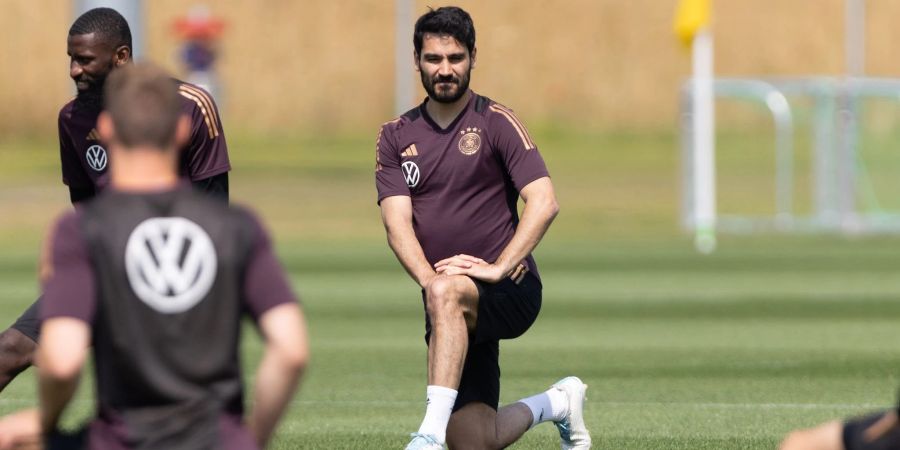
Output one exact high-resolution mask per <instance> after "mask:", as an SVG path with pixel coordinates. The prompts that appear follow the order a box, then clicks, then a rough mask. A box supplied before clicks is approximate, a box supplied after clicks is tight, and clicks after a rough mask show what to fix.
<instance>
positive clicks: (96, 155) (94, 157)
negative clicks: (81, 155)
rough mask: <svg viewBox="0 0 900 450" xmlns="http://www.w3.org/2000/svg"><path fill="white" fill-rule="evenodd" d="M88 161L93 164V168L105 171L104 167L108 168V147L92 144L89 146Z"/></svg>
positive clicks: (90, 164)
mask: <svg viewBox="0 0 900 450" xmlns="http://www.w3.org/2000/svg"><path fill="white" fill-rule="evenodd" d="M85 156H86V157H87V163H88V165H89V166H91V169H94V170H95V171H97V172H103V169H106V162H107V157H106V149H105V148H103V147H101V146H99V145H92V146H90V147H88V149H87V154H86V155H85Z"/></svg>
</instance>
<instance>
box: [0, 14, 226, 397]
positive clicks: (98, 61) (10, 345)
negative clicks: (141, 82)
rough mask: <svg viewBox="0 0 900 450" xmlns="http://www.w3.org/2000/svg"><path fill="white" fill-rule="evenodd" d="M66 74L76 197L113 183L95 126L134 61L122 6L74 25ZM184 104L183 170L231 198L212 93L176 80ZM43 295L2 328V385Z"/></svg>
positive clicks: (27, 348) (28, 338)
mask: <svg viewBox="0 0 900 450" xmlns="http://www.w3.org/2000/svg"><path fill="white" fill-rule="evenodd" d="M67 48H68V50H67V51H68V54H69V58H70V62H69V76H71V77H72V80H73V81H75V86H76V87H77V89H78V95H77V96H76V97H75V99H73V100H72V101H70V102H69V103H67V104H66V105H65V106H63V108H62V110H60V112H59V152H60V163H61V165H62V179H63V183H65V184H66V185H67V186H68V187H69V197H70V198H71V200H72V203H73V204H76V203H79V202H82V201H84V200H87V199H90V198H92V197H94V195H96V194H97V193H98V192H100V191H101V190H102V189H104V188H105V187H106V185H107V184H108V183H109V171H108V166H109V164H108V163H109V160H110V156H109V155H108V154H107V146H108V143H106V142H105V141H103V140H102V139H101V136H100V135H99V134H98V132H97V127H96V125H97V117H98V116H99V115H100V110H101V109H102V107H103V85H104V82H105V81H106V78H107V77H108V76H109V74H110V73H112V72H113V71H114V70H115V69H117V68H120V67H125V66H127V65H128V64H130V63H131V61H132V59H131V58H132V54H131V30H130V29H129V27H128V22H126V21H125V18H123V17H122V15H121V14H119V13H118V12H116V11H115V10H113V9H110V8H96V9H92V10H90V11H88V12H86V13H84V14H82V15H81V16H80V17H78V19H76V20H75V23H73V24H72V27H71V28H70V29H69V38H68V44H67ZM178 93H179V102H180V108H181V112H182V113H184V114H186V115H187V116H188V117H189V118H190V136H189V137H188V139H187V140H185V142H184V144H183V145H184V149H183V150H182V152H181V153H180V154H179V158H178V174H179V175H180V176H181V177H183V178H185V179H188V180H190V181H191V183H192V184H193V185H194V187H196V188H198V189H199V190H202V191H204V192H207V193H209V194H210V195H211V196H214V197H218V198H222V199H224V200H226V201H227V199H228V171H229V170H230V169H231V165H230V164H229V161H228V150H227V145H226V143H225V135H224V132H223V131H222V124H221V121H220V120H219V113H218V110H217V108H216V105H215V102H213V99H212V97H210V95H209V94H207V93H206V92H205V91H203V90H202V89H200V88H199V87H197V86H194V85H191V84H188V83H183V82H179V83H178ZM39 303H40V300H38V301H36V302H35V303H33V304H32V305H31V307H29V308H28V309H27V310H26V311H25V312H24V313H23V314H22V316H21V317H19V319H18V320H16V322H15V323H14V324H13V325H12V326H11V327H10V328H9V329H7V330H5V331H4V332H3V333H0V390H2V389H3V388H5V387H6V385H7V384H9V382H10V381H12V380H13V378H15V377H16V375H18V374H19V373H20V372H21V371H23V370H25V369H26V368H28V366H30V365H31V361H32V356H33V355H34V350H35V347H36V345H37V344H36V343H37V340H38V334H39V330H40V326H41V325H40V321H39V320H38V317H37V316H38V315H37V311H38V308H39V306H38V305H39Z"/></svg>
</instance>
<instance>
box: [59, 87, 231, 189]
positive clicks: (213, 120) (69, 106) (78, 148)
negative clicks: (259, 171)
mask: <svg viewBox="0 0 900 450" xmlns="http://www.w3.org/2000/svg"><path fill="white" fill-rule="evenodd" d="M177 83H178V93H179V94H181V100H182V101H181V112H182V113H183V114H186V115H187V116H188V117H190V118H191V135H190V139H189V140H188V143H187V145H186V146H185V148H184V149H182V154H181V160H180V164H179V169H178V170H179V173H180V174H181V176H182V177H184V178H186V179H190V180H191V181H198V180H203V179H206V178H209V177H212V176H214V175H219V174H221V173H225V172H228V171H229V170H231V164H230V163H229V161H228V146H227V144H226V143H225V133H224V132H223V131H222V122H221V120H220V119H219V111H218V108H216V103H215V102H214V101H213V99H212V96H210V95H209V94H208V93H207V92H206V91H204V90H203V89H201V88H199V87H197V86H194V85H193V84H190V83H185V82H183V81H177ZM100 111H101V109H100V108H99V107H87V106H84V105H81V104H79V103H77V102H76V100H74V99H73V100H72V101H70V102H69V103H66V105H65V106H63V107H62V109H61V110H60V111H59V156H60V160H61V163H62V179H63V183H65V184H66V185H67V186H70V187H75V188H91V187H93V188H94V190H95V191H97V192H99V191H101V190H102V189H103V188H105V187H106V185H107V184H109V176H108V175H107V169H108V168H109V159H108V154H107V151H106V145H105V144H103V143H102V142H100V136H99V134H98V133H97V129H96V125H97V117H98V116H99V115H100Z"/></svg>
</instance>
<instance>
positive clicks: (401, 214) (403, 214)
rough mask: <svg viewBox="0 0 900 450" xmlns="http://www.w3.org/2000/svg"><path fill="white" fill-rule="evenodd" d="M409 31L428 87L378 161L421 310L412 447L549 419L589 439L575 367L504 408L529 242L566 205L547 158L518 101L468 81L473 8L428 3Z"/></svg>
mask: <svg viewBox="0 0 900 450" xmlns="http://www.w3.org/2000/svg"><path fill="white" fill-rule="evenodd" d="M413 42H414V46H415V55H414V56H415V67H416V70H417V71H418V72H419V73H420V75H421V78H422V85H423V86H424V87H425V90H426V91H427V93H428V98H427V99H426V100H425V102H424V103H422V104H421V105H420V106H418V107H417V108H415V109H412V110H410V111H409V112H407V113H406V114H404V115H403V116H401V117H399V118H397V119H396V120H393V121H391V122H388V123H386V124H385V125H384V126H382V128H381V131H380V133H379V135H378V138H377V143H376V156H377V161H376V172H375V177H376V185H377V188H378V201H379V204H380V205H381V212H382V219H383V221H384V226H385V228H386V230H387V237H388V243H389V244H390V246H391V249H393V251H394V253H395V254H396V255H397V258H398V259H399V260H400V263H401V264H402V265H403V267H404V268H405V269H406V270H407V272H408V273H409V274H410V276H412V278H413V279H414V280H415V281H416V282H417V283H418V284H419V285H420V286H421V287H422V293H423V300H424V303H425V310H426V321H425V328H426V335H425V336H426V337H425V339H426V342H427V343H428V387H427V390H426V395H427V401H426V412H425V418H424V420H423V421H422V424H421V426H420V427H419V430H418V432H416V433H413V435H412V440H411V442H410V443H409V445H408V446H407V447H406V448H407V449H408V450H417V449H440V448H443V446H444V444H445V443H446V444H447V445H449V446H450V447H451V448H461V449H494V448H503V447H506V446H508V445H510V444H511V443H513V442H515V441H516V440H517V439H519V437H521V436H522V435H523V434H524V433H525V432H526V431H528V430H529V429H530V428H531V427H533V426H535V425H537V424H539V423H541V422H548V421H552V422H554V423H555V424H556V426H557V427H558V428H559V432H560V437H561V441H562V442H561V443H562V448H563V449H588V448H590V446H591V438H590V436H589V434H588V431H587V429H586V428H585V425H584V420H583V417H582V406H583V401H584V393H585V389H586V386H585V385H584V384H583V383H582V382H581V380H579V379H578V378H576V377H568V378H564V379H563V380H560V381H559V382H558V383H556V384H554V385H553V386H552V387H551V388H550V389H549V390H547V391H546V392H543V393H541V394H538V395H535V396H533V397H529V398H526V399H523V400H521V401H519V402H516V403H513V404H511V405H507V406H505V407H503V408H500V409H499V410H498V409H497V408H498V406H499V398H500V365H499V341H500V339H512V338H515V337H518V336H519V335H521V334H522V333H524V332H525V331H526V330H527V329H528V328H529V327H530V326H531V324H532V323H533V322H534V320H535V319H536V318H537V315H538V312H539V311H540V307H541V289H542V287H541V280H540V278H539V276H538V272H537V266H536V264H535V262H534V259H533V258H532V257H531V252H532V250H534V248H535V247H536V246H537V244H538V242H539V241H540V239H541V237H542V236H543V235H544V232H546V231H547V228H548V227H549V226H550V223H551V222H552V221H553V219H554V217H556V214H557V211H558V206H557V202H556V196H555V194H554V191H553V184H552V183H551V182H550V177H549V174H548V172H547V168H546V166H545V165H544V161H543V159H542V158H541V155H540V153H538V150H537V147H536V146H535V144H534V142H533V141H532V140H531V137H530V136H529V135H528V132H527V130H526V129H525V127H524V126H523V125H522V123H521V122H520V121H519V119H518V118H516V116H515V115H514V114H513V113H512V111H510V110H509V109H508V108H506V107H504V106H503V105H500V104H499V103H496V102H494V101H492V100H490V99H488V98H487V97H483V96H480V95H477V94H475V93H474V92H472V91H470V90H469V88H468V86H469V79H470V75H471V70H472V69H473V68H474V67H475V54H476V51H475V28H474V26H473V24H472V19H471V17H470V16H469V14H468V13H466V12H465V11H463V10H462V9H460V8H456V7H444V8H439V9H437V10H432V11H430V12H428V13H426V14H425V15H423V16H422V17H420V18H419V20H418V21H417V22H416V26H415V35H414V37H413ZM520 196H521V197H522V199H523V200H524V201H525V209H524V212H523V213H522V217H521V219H520V218H519V217H518V213H517V209H516V203H517V201H518V198H519V197H520Z"/></svg>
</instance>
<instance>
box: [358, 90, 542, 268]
mask: <svg viewBox="0 0 900 450" xmlns="http://www.w3.org/2000/svg"><path fill="white" fill-rule="evenodd" d="M428 101H429V100H428V99H426V100H425V102H423V103H422V104H421V105H419V106H418V107H417V108H415V109H412V110H410V111H408V112H407V113H405V114H403V115H402V116H400V117H399V118H397V119H395V120H392V121H390V122H388V123H386V124H384V125H383V126H382V127H381V130H380V131H379V133H378V137H377V138H376V143H375V158H376V162H375V184H376V187H377V189H378V202H379V203H380V202H381V200H383V199H384V198H385V197H391V196H395V195H404V196H409V197H410V198H411V200H412V207H413V229H414V230H415V233H416V238H417V239H418V241H419V243H420V244H421V245H422V249H423V250H424V252H425V258H426V259H428V262H429V263H431V264H434V263H436V262H438V261H440V260H442V259H444V258H447V257H450V256H453V255H456V254H460V253H464V254H468V255H472V256H475V257H479V258H482V259H484V260H486V261H488V262H494V261H495V260H496V259H497V257H499V256H500V253H501V252H502V251H503V249H504V248H505V247H506V245H507V244H508V243H509V241H510V240H511V239H512V237H513V234H514V233H515V230H516V226H517V225H518V223H519V215H518V210H517V207H516V205H517V201H518V198H519V191H521V190H522V188H523V187H525V186H526V185H528V183H531V182H532V181H534V180H536V179H538V178H542V177H546V176H548V172H547V167H546V165H545V164H544V160H543V159H542V158H541V155H540V153H539V152H538V149H537V146H536V145H535V144H534V141H532V140H531V137H530V136H529V134H528V131H527V130H526V129H525V127H524V126H523V125H522V122H520V121H519V119H518V118H517V117H516V115H515V114H513V112H512V111H511V110H510V109H509V108H506V107H505V106H503V105H501V104H499V103H496V102H494V101H492V100H491V99H489V98H487V97H483V96H480V95H477V94H475V93H474V92H472V93H471V95H470V99H469V103H468V104H467V105H466V107H465V109H464V110H463V111H462V112H461V113H460V114H459V116H457V117H456V119H454V121H453V122H452V123H451V124H450V125H449V126H448V127H447V128H445V129H442V128H440V127H439V126H438V125H437V124H436V123H435V122H434V121H433V120H432V119H431V117H429V116H428V113H427V112H426V110H425V103H426V102H428ZM524 262H525V264H526V265H527V267H528V269H530V270H531V271H532V272H533V273H534V274H535V275H537V266H536V265H535V263H534V259H533V258H532V256H531V255H528V257H527V258H526V259H525V261H524Z"/></svg>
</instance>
